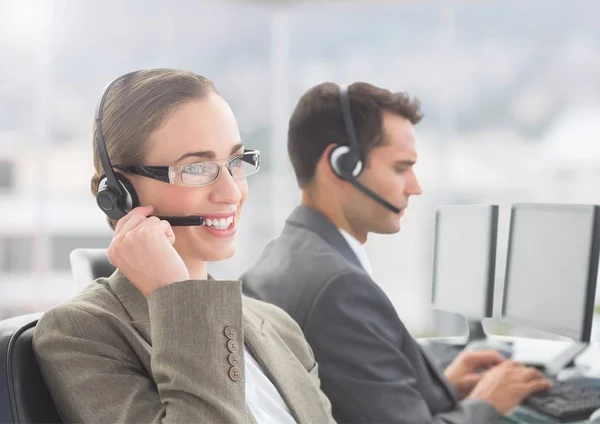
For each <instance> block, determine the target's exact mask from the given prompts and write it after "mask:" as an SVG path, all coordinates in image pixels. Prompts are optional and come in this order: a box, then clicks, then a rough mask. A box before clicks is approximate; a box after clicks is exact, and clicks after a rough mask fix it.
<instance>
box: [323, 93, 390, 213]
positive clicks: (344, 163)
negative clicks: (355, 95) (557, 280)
mask: <svg viewBox="0 0 600 424" xmlns="http://www.w3.org/2000/svg"><path fill="white" fill-rule="evenodd" d="M340 101H341V103H342V116H343V118H344V127H345V129H346V135H347V136H348V140H349V143H350V145H349V146H347V145H339V146H337V147H336V148H335V149H333V150H332V151H331V154H330V155H329V163H330V165H331V168H332V169H333V171H334V172H335V174H336V175H337V176H338V177H340V178H341V179H342V180H344V181H348V182H349V183H350V184H352V185H353V186H354V187H355V188H357V189H358V190H359V191H361V192H362V193H364V194H365V195H367V196H369V197H370V198H371V199H373V200H375V201H376V202H377V203H379V204H380V205H382V206H383V207H385V208H386V209H388V210H390V211H392V212H394V213H396V214H398V213H400V211H401V209H400V208H397V207H396V206H394V205H392V204H391V203H390V202H388V201H387V200H385V199H384V198H383V197H381V196H379V195H378V194H377V193H375V192H373V191H372V190H370V189H369V188H367V187H366V186H364V185H363V184H362V183H360V182H359V181H358V177H359V175H360V174H361V172H362V171H363V162H362V160H361V155H360V149H359V147H358V138H357V136H356V128H355V127H354V122H353V120H352V111H351V108H350V97H349V95H348V86H347V85H341V86H340Z"/></svg>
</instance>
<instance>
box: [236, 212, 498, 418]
mask: <svg viewBox="0 0 600 424" xmlns="http://www.w3.org/2000/svg"><path fill="white" fill-rule="evenodd" d="M392 266H393V265H392ZM241 280H242V281H243V290H244V292H245V294H247V295H249V296H252V297H256V298H258V299H261V300H265V301H267V302H271V303H274V304H275V305H277V306H279V307H281V308H283V309H284V310H286V311H287V312H288V313H289V314H290V315H291V316H292V317H293V318H294V319H295V320H296V321H297V322H298V324H299V325H300V327H301V328H302V330H303V331H304V334H305V335H306V338H307V340H308V342H309V343H310V345H311V347H312V348H313V351H314V353H315V357H316V359H317V361H318V362H319V366H320V377H321V382H322V388H323V391H324V392H325V393H326V394H327V396H328V397H329V399H330V400H331V403H332V407H333V416H334V417H335V419H336V420H337V421H338V422H345V423H346V422H347V423H390V422H393V423H405V424H409V423H410V424H417V423H418V424H421V423H453V424H488V423H494V422H496V421H497V420H498V419H499V417H498V415H497V413H496V410H495V409H494V408H493V407H492V406H491V405H490V404H489V403H487V402H483V401H479V400H465V401H462V402H459V401H458V400H457V397H456V393H455V391H454V389H453V388H452V387H451V386H450V384H449V382H448V381H447V380H446V379H445V378H444V376H443V375H441V374H440V373H439V372H438V371H437V370H436V368H435V366H434V365H433V364H432V362H431V361H430V360H429V359H428V358H427V357H426V356H425V354H424V353H423V351H422V350H421V348H420V347H419V345H418V343H417V342H416V341H415V339H414V338H413V337H412V336H411V335H410V334H409V332H408V331H407V329H406V327H405V326H404V324H403V323H402V321H401V320H400V318H399V317H398V314H397V313H396V311H395V309H394V307H393V306H392V303H391V302H390V300H389V298H388V297H387V296H386V295H385V293H384V292H383V291H382V290H381V289H380V288H379V286H377V284H375V282H374V281H373V280H372V279H371V277H369V275H368V274H367V273H366V272H365V271H364V270H363V268H362V267H361V265H360V262H359V260H358V258H357V257H356V255H355V254H354V252H353V251H352V249H351V248H350V246H348V244H347V243H346V241H345V240H344V238H343V236H342V235H341V234H340V232H339V230H338V229H337V228H336V227H335V226H334V225H333V224H332V223H331V222H330V221H328V220H327V218H325V217H324V216H323V215H322V214H320V213H319V212H317V211H315V210H313V209H310V208H307V207H303V206H300V207H298V208H297V209H296V210H295V211H294V212H293V213H292V215H291V216H290V217H289V218H288V220H287V221H286V224H285V227H284V229H283V232H282V233H281V235H280V236H279V238H277V239H275V240H273V241H271V242H270V243H269V244H268V245H267V247H266V248H265V250H264V252H263V254H262V255H261V257H260V259H259V260H258V262H257V263H256V264H255V265H254V266H252V267H251V268H250V269H249V270H248V271H247V272H246V273H245V274H244V275H243V276H242V277H241Z"/></svg>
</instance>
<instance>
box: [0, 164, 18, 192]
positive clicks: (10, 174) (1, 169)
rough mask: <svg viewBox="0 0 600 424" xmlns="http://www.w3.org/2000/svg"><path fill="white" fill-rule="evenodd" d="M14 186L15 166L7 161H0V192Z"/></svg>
mask: <svg viewBox="0 0 600 424" xmlns="http://www.w3.org/2000/svg"><path fill="white" fill-rule="evenodd" d="M14 184H15V164H14V163H13V162H11V161H8V160H0V190H2V189H6V190H10V189H12V188H13V187H14Z"/></svg>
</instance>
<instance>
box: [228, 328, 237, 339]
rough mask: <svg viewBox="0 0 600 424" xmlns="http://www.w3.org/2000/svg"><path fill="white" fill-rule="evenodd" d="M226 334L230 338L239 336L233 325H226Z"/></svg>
mask: <svg viewBox="0 0 600 424" xmlns="http://www.w3.org/2000/svg"><path fill="white" fill-rule="evenodd" d="M225 336H226V337H227V338H228V339H229V340H235V339H236V338H237V333H236V331H235V330H234V329H233V327H225Z"/></svg>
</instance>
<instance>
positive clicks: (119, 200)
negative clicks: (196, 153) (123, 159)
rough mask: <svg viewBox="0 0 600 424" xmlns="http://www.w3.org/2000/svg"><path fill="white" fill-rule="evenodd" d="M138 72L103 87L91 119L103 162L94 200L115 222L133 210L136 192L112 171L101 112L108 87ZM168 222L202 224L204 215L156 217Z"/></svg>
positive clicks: (118, 174)
mask: <svg viewBox="0 0 600 424" xmlns="http://www.w3.org/2000/svg"><path fill="white" fill-rule="evenodd" d="M138 72H139V71H133V72H128V73H126V74H124V75H121V76H119V77H117V78H115V79H114V80H112V81H111V82H110V83H109V84H108V85H107V86H106V88H105V89H104V92H103V93H102V97H101V98H100V101H99V102H98V106H97V107H96V114H95V117H94V121H95V122H96V136H95V142H96V147H97V149H98V155H99V156H100V162H101V163H102V169H103V170H104V174H103V175H102V177H101V178H100V183H99V184H98V193H97V194H96V203H97V204H98V206H99V207H100V209H101V210H102V211H103V212H104V213H105V214H106V216H108V217H109V218H110V219H112V220H114V221H118V220H119V219H121V218H123V217H124V216H125V215H127V214H128V213H129V212H130V211H131V210H132V209H134V208H136V207H137V206H139V205H140V202H139V199H138V196H137V193H136V191H135V188H134V187H133V184H131V182H130V181H129V180H128V179H127V178H126V177H125V176H124V175H123V174H121V173H115V172H114V171H113V167H112V164H111V163H110V158H109V157H108V151H107V150H106V141H105V139H104V134H103V132H102V116H103V113H104V102H105V101H106V97H107V96H108V93H109V92H110V89H111V88H112V87H113V86H114V85H115V84H116V83H117V82H119V81H123V80H125V79H127V78H128V77H130V76H132V75H134V74H136V73H138ZM159 218H160V219H163V220H165V221H168V222H169V223H170V224H171V225H173V226H191V225H202V224H203V223H204V218H203V217H201V216H197V215H193V216H185V217H175V216H173V217H159Z"/></svg>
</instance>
